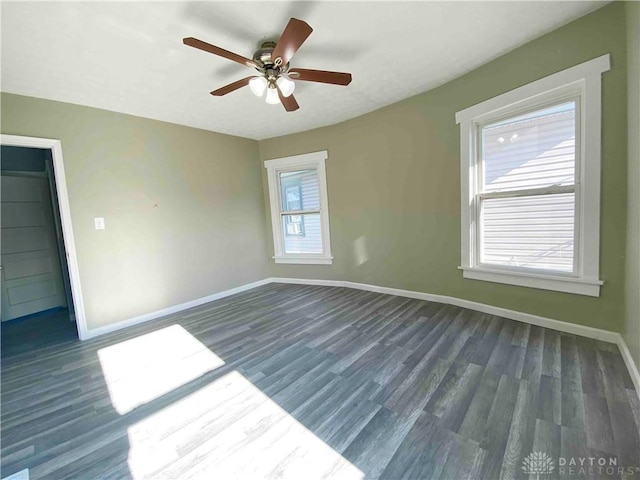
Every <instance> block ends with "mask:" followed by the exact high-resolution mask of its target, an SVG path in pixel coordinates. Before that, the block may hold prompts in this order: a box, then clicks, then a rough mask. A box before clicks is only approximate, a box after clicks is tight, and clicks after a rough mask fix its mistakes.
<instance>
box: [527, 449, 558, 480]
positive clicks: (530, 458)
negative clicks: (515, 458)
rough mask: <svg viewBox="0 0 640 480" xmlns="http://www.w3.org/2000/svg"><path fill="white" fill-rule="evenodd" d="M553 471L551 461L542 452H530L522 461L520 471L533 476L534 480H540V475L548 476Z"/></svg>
mask: <svg viewBox="0 0 640 480" xmlns="http://www.w3.org/2000/svg"><path fill="white" fill-rule="evenodd" d="M553 469H554V465H553V460H551V457H549V456H548V455H547V454H546V453H544V452H531V453H530V454H529V455H527V456H526V457H525V459H524V460H523V461H522V471H523V472H524V473H526V474H527V475H535V476H536V480H540V475H549V474H550V473H551V472H553Z"/></svg>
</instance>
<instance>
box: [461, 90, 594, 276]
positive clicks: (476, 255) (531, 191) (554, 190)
mask: <svg viewBox="0 0 640 480" xmlns="http://www.w3.org/2000/svg"><path fill="white" fill-rule="evenodd" d="M567 102H573V103H574V106H575V107H574V108H575V124H574V132H575V147H574V148H575V156H574V182H573V184H569V185H551V186H548V187H536V188H528V189H514V190H505V191H497V192H485V191H484V176H485V175H484V169H485V161H484V157H483V152H484V146H483V144H482V139H483V135H482V129H483V128H485V127H487V126H489V125H494V124H496V123H500V122H506V121H508V120H509V119H512V118H516V117H520V116H523V115H527V114H530V113H534V112H536V111H540V110H544V109H546V108H550V107H553V106H556V105H561V104H563V103H567ZM582 102H583V97H582V95H580V94H578V95H577V94H575V93H571V94H567V95H563V96H556V97H554V98H552V99H549V100H548V101H541V102H539V103H535V104H533V105H529V106H528V107H527V108H523V109H513V110H510V111H509V112H507V113H504V114H501V115H497V116H492V117H490V118H485V119H484V120H483V121H482V122H478V123H475V128H474V129H473V140H472V141H473V143H474V144H475V145H476V148H475V149H474V150H475V156H474V157H475V158H474V165H475V171H476V175H475V181H474V182H473V183H472V185H473V191H472V196H473V197H472V198H473V218H472V221H473V247H472V248H473V250H474V251H473V255H472V265H473V266H474V267H481V268H482V267H484V268H490V269H495V270H504V271H507V272H508V271H512V272H531V273H541V274H549V275H558V276H561V277H580V276H581V275H582V272H581V271H580V265H581V262H580V258H581V257H580V255H581V254H582V252H581V245H580V218H581V216H582V211H581V208H582V204H581V198H580V192H581V188H580V178H581V171H580V166H581V164H582V162H583V160H582V157H581V155H582V150H581V146H582V121H581V118H582V108H581V106H582ZM560 193H573V194H574V216H573V269H572V271H571V272H563V271H560V270H553V269H549V270H546V269H540V268H532V267H523V266H511V265H500V264H496V263H485V262H482V256H481V253H482V245H483V238H484V231H483V222H482V203H483V201H484V200H487V199H492V198H516V197H525V196H536V195H553V194H560Z"/></svg>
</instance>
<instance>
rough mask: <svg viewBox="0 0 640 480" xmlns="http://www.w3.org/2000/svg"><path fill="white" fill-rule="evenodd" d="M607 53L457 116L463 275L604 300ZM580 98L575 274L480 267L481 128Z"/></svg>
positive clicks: (578, 112)
mask: <svg viewBox="0 0 640 480" xmlns="http://www.w3.org/2000/svg"><path fill="white" fill-rule="evenodd" d="M610 68H611V67H610V59H609V54H606V55H603V56H601V57H597V58H594V59H593V60H590V61H588V62H585V63H581V64H579V65H576V66H574V67H571V68H568V69H566V70H563V71H561V72H558V73H555V74H553V75H549V76H548V77H544V78H542V79H540V80H537V81H535V82H533V83H529V84H527V85H524V86H522V87H519V88H516V89H515V90H511V91H509V92H507V93H504V94H502V95H499V96H497V97H494V98H491V99H489V100H487V101H485V102H482V103H479V104H477V105H474V106H472V107H469V108H466V109H464V110H461V111H459V112H457V113H456V123H458V124H459V125H460V170H461V187H462V190H461V197H462V198H461V201H462V204H461V206H462V209H461V217H462V218H461V228H462V230H461V232H462V236H461V247H462V249H461V261H462V265H461V266H460V267H459V268H460V269H461V270H462V271H463V277H464V278H468V279H473V280H484V281H488V282H495V283H504V284H509V285H519V286H525V287H532V288H540V289H544V290H556V291H560V292H567V293H575V294H580V295H588V296H593V297H598V296H600V286H601V285H602V284H603V282H602V281H601V280H600V278H599V263H600V170H601V158H600V156H601V154H600V148H601V138H600V135H601V112H602V105H601V102H602V101H601V98H602V73H604V72H606V71H608V70H610ZM573 99H575V100H576V116H577V122H576V123H577V124H578V125H580V130H579V131H578V132H576V181H575V215H576V221H575V227H574V228H575V235H576V241H575V243H574V261H575V271H574V273H572V274H565V273H560V272H557V273H556V272H549V271H544V272H542V271H541V272H535V271H533V269H529V268H517V267H502V266H498V265H487V264H481V262H480V258H479V249H478V229H479V228H480V225H478V223H479V222H477V218H479V217H478V214H479V213H478V210H479V208H478V205H477V203H478V202H477V201H476V197H477V195H479V187H480V178H479V176H480V164H479V162H480V156H479V154H480V152H479V146H480V138H479V133H480V128H481V127H482V126H483V125H487V124H490V123H493V122H496V121H499V120H502V119H505V118H509V117H515V116H518V115H520V114H523V113H527V112H531V111H534V110H537V109H539V108H540V109H541V108H544V107H546V106H549V104H550V103H551V104H553V103H560V102H562V101H563V100H565V101H570V100H573Z"/></svg>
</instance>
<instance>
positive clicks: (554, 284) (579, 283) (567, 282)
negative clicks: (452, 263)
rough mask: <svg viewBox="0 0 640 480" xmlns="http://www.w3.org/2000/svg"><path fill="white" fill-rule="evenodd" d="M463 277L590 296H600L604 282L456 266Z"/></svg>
mask: <svg viewBox="0 0 640 480" xmlns="http://www.w3.org/2000/svg"><path fill="white" fill-rule="evenodd" d="M458 268H459V269H460V270H462V271H463V277H464V278H469V279H471V280H482V281H485V282H494V283H504V284H507V285H517V286H520V287H530V288H540V289H542V290H555V291H557V292H566V293H575V294H578V295H587V296H590V297H599V296H600V286H601V285H602V284H603V283H604V282H602V281H601V280H598V279H591V278H575V277H561V276H553V275H539V274H535V273H525V272H505V271H501V270H491V269H488V268H471V267H458Z"/></svg>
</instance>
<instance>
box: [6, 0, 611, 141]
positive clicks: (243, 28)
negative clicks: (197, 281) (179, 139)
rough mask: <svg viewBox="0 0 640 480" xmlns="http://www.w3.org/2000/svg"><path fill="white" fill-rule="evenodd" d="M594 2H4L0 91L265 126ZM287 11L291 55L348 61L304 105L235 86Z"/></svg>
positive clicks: (238, 127) (354, 110)
mask: <svg viewBox="0 0 640 480" xmlns="http://www.w3.org/2000/svg"><path fill="white" fill-rule="evenodd" d="M602 5H603V3H596V2H580V1H576V2H573V1H572V2H256V3H254V2H238V1H236V2H159V3H157V2H154V3H151V2H91V1H85V2H69V3H67V2H37V3H35V2H34V3H31V2H27V3H19V2H2V4H1V8H2V11H1V14H2V77H1V80H2V83H1V88H2V91H5V92H11V93H17V94H21V95H28V96H34V97H42V98H48V99H53V100H60V101H64V102H70V103H76V104H81V105H88V106H92V107H98V108H103V109H107V110H113V111H117V112H124V113H129V114H133V115H139V116H142V117H147V118H154V119H158V120H164V121H167V122H173V123H178V124H182V125H188V126H192V127H198V128H203V129H206V130H212V131H216V132H222V133H228V134H232V135H239V136H242V137H248V138H253V139H264V138H269V137H275V136H279V135H284V134H288V133H293V132H299V131H303V130H308V129H311V128H315V127H320V126H323V125H330V124H334V123H337V122H340V121H343V120H347V119H349V118H353V117H356V116H358V115H361V114H363V113H366V112H370V111H372V110H375V109H378V108H380V107H382V106H384V105H388V104H390V103H393V102H396V101H398V100H401V99H404V98H407V97H410V96H412V95H415V94H417V93H420V92H423V91H426V90H429V89H430V88H433V87H435V86H437V85H440V84H442V83H444V82H447V81H449V80H451V79H453V78H455V77H457V76H460V75H461V74H463V73H465V72H468V71H469V70H472V69H474V68H475V67H477V66H479V65H482V64H484V63H486V62H487V61H489V60H491V59H493V58H495V57H497V56H500V55H502V54H504V53H506V52H508V51H510V50H513V49H514V48H515V47H517V46H519V45H522V44H523V43H526V42H527V41H529V40H532V39H534V38H536V37H539V36H540V35H542V34H544V33H546V32H549V31H551V30H553V29H555V28H557V27H559V26H561V25H563V24H566V23H568V22H570V21H571V20H574V19H576V18H578V17H580V16H582V15H584V14H586V13H588V12H590V11H593V10H595V9H597V8H599V7H601V6H602ZM290 17H296V18H300V19H303V20H305V21H306V22H307V23H309V24H310V25H311V26H312V27H313V29H314V31H313V33H312V34H311V36H310V37H309V39H308V40H307V41H306V43H305V44H304V45H303V46H302V48H301V49H300V50H299V51H298V53H297V55H296V56H295V57H294V59H293V61H292V62H291V65H292V66H294V67H300V68H316V69H323V70H335V71H345V72H351V73H352V74H353V82H352V83H351V85H349V86H348V87H338V86H332V85H325V84H314V83H308V82H297V86H296V92H295V96H296V98H297V100H298V103H299V104H300V109H299V110H298V111H296V112H293V113H287V112H285V111H284V109H283V108H282V106H281V105H267V104H266V103H265V102H264V100H261V99H259V98H257V97H255V96H253V95H252V94H251V92H250V90H249V89H248V88H243V89H241V90H238V91H236V92H233V93H231V94H229V95H227V96H225V97H212V96H211V95H209V93H208V92H210V91H211V90H213V89H215V88H218V87H221V86H223V85H225V84H227V83H230V82H232V81H234V80H237V79H240V78H243V77H246V76H248V75H250V74H251V73H252V72H253V70H251V69H249V68H247V67H243V66H242V65H239V64H236V63H234V62H231V61H229V60H226V59H223V58H220V57H217V56H215V55H211V54H208V53H205V52H202V51H200V50H196V49H194V48H190V47H187V46H184V45H183V44H182V38H183V37H187V36H193V37H196V38H199V39H201V40H204V41H206V42H209V43H213V44H215V45H218V46H220V47H222V48H225V49H227V50H231V51H234V52H236V53H238V54H240V55H243V56H246V57H251V56H252V52H253V51H254V49H255V48H256V46H257V44H258V43H259V42H260V41H261V40H262V39H264V38H267V37H269V38H277V36H278V35H279V34H280V32H281V31H282V29H283V28H284V26H285V25H286V23H287V21H288V19H289V18H290Z"/></svg>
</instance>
